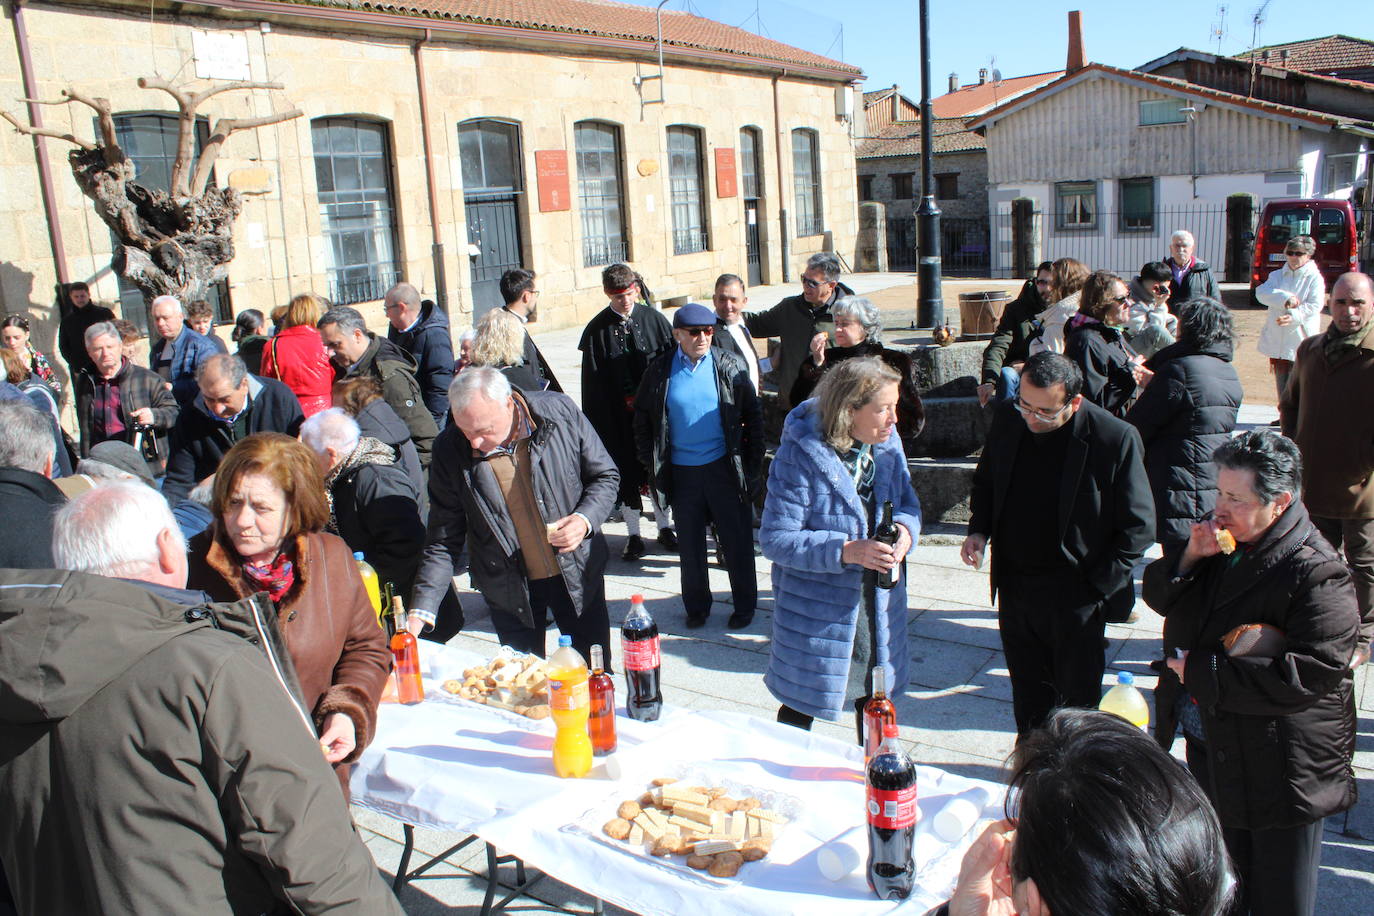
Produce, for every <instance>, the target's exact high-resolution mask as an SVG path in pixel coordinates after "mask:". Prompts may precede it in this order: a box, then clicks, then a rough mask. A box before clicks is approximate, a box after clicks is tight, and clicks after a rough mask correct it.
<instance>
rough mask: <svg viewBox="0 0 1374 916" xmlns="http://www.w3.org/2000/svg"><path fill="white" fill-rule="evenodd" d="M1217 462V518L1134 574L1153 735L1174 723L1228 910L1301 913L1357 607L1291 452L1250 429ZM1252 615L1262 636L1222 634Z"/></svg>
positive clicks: (1345, 722)
mask: <svg viewBox="0 0 1374 916" xmlns="http://www.w3.org/2000/svg"><path fill="white" fill-rule="evenodd" d="M1214 460H1215V462H1216V465H1217V490H1218V493H1217V503H1216V512H1215V515H1214V517H1213V518H1212V519H1210V520H1208V521H1203V522H1198V523H1196V524H1194V525H1193V526H1192V527H1191V530H1190V532H1189V539H1188V543H1187V546H1186V547H1184V548H1183V549H1182V550H1175V551H1171V552H1169V553H1166V554H1165V555H1164V557H1163V558H1162V559H1159V560H1156V561H1155V562H1153V563H1151V564H1150V566H1149V567H1148V568H1147V569H1146V570H1145V586H1144V598H1145V601H1146V603H1147V604H1149V605H1150V607H1152V608H1154V609H1155V610H1156V611H1158V612H1159V613H1160V614H1162V615H1164V618H1165V621H1164V650H1165V657H1166V663H1167V669H1165V670H1164V671H1163V672H1162V673H1161V676H1160V680H1159V686H1158V687H1157V688H1156V689H1155V704H1156V712H1157V716H1156V722H1157V725H1156V738H1157V739H1158V740H1159V742H1160V744H1162V745H1163V746H1164V747H1165V748H1168V747H1169V746H1170V745H1171V744H1172V743H1173V739H1174V730H1175V726H1176V724H1177V725H1181V726H1182V729H1183V733H1184V736H1185V738H1186V740H1187V751H1188V766H1189V768H1190V769H1191V770H1192V771H1193V774H1194V775H1195V776H1197V778H1198V782H1199V783H1200V784H1201V785H1202V787H1203V789H1204V790H1206V791H1207V793H1208V795H1209V796H1210V797H1211V799H1212V804H1213V806H1214V807H1215V808H1216V811H1217V816H1218V818H1219V819H1220V820H1221V824H1222V827H1223V830H1224V833H1225V839H1226V847H1227V850H1228V851H1229V852H1230V854H1231V858H1232V860H1233V862H1234V864H1235V870H1236V877H1237V879H1238V881H1239V882H1240V891H1241V894H1240V903H1241V906H1240V907H1239V909H1238V912H1241V913H1249V914H1252V916H1268V914H1284V916H1301V914H1310V913H1311V912H1312V909H1313V906H1314V904H1315V901H1316V887H1317V867H1318V864H1319V861H1320V858H1321V835H1322V820H1323V818H1326V817H1327V816H1329V815H1332V814H1337V813H1339V812H1342V811H1345V810H1346V809H1348V808H1350V807H1351V806H1352V805H1353V804H1354V803H1355V778H1354V773H1353V771H1352V769H1351V760H1352V757H1353V755H1354V751H1355V702H1354V691H1353V680H1352V674H1351V670H1350V661H1351V656H1352V654H1353V653H1354V651H1355V642H1356V633H1357V630H1358V627H1359V608H1358V606H1357V604H1356V601H1355V589H1354V586H1353V584H1352V583H1351V579H1350V571H1349V570H1348V569H1347V568H1346V565H1345V564H1344V563H1343V562H1342V561H1341V559H1340V557H1338V556H1337V555H1336V553H1335V551H1333V550H1332V549H1331V546H1330V545H1329V544H1328V543H1327V542H1326V540H1325V539H1323V538H1322V536H1321V535H1320V534H1319V533H1318V532H1317V530H1316V528H1315V527H1314V526H1313V525H1312V520H1311V519H1310V518H1309V517H1308V515H1307V510H1306V509H1305V508H1304V507H1303V504H1302V502H1301V499H1300V496H1301V493H1300V481H1301V479H1302V459H1301V458H1300V457H1299V454H1298V447H1297V446H1296V445H1294V444H1293V442H1292V441H1291V440H1289V439H1286V438H1284V437H1283V436H1281V435H1279V434H1278V433H1277V432H1275V431H1273V430H1269V429H1260V430H1255V431H1252V432H1247V433H1243V434H1242V435H1240V436H1237V437H1236V438H1234V439H1231V440H1229V441H1228V442H1226V444H1224V445H1222V446H1221V448H1219V449H1217V450H1216V453H1215V455H1214ZM1222 529H1225V530H1226V531H1227V532H1228V533H1229V534H1230V535H1231V536H1232V537H1233V538H1234V541H1235V550H1234V552H1233V553H1230V554H1229V555H1227V554H1226V553H1224V552H1223V548H1222V547H1221V546H1220V542H1219V541H1218V538H1217V534H1218V532H1219V531H1220V530H1222ZM1255 624H1260V625H1264V626H1265V627H1267V628H1268V629H1266V630H1265V631H1264V632H1265V634H1266V637H1267V638H1265V639H1262V640H1256V641H1254V642H1250V641H1248V640H1246V639H1239V640H1236V641H1233V640H1232V638H1231V637H1232V636H1233V635H1234V634H1236V631H1237V629H1238V628H1246V632H1247V633H1248V634H1249V635H1253V633H1254V626H1253V625H1255Z"/></svg>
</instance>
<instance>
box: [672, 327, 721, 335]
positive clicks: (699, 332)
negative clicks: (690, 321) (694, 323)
mask: <svg viewBox="0 0 1374 916" xmlns="http://www.w3.org/2000/svg"><path fill="white" fill-rule="evenodd" d="M681 330H683V331H686V332H687V333H688V334H691V335H692V336H693V337H700V336H701V335H702V334H705V335H706V336H707V337H710V336H711V335H712V334H714V333H716V329H715V328H714V327H711V326H710V325H707V326H706V327H703V328H682V329H681Z"/></svg>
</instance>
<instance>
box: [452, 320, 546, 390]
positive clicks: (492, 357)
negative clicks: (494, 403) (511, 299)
mask: <svg viewBox="0 0 1374 916" xmlns="http://www.w3.org/2000/svg"><path fill="white" fill-rule="evenodd" d="M469 365H471V366H490V367H492V368H493V369H497V370H499V371H500V372H501V374H502V375H504V376H505V377H506V379H507V380H508V381H509V382H510V383H511V384H512V385H514V386H515V387H516V388H519V389H520V390H521V391H543V390H544V389H545V388H546V387H548V384H549V383H548V382H547V381H545V380H544V379H543V378H541V377H540V376H539V373H538V372H537V371H536V369H535V368H533V367H531V366H530V365H528V364H527V363H526V362H525V327H524V325H522V324H521V323H520V319H519V318H516V317H515V316H514V315H512V314H511V313H510V312H508V311H506V310H505V309H492V310H491V311H489V312H487V313H486V314H485V315H483V316H482V317H481V318H480V319H478V321H477V336H476V337H475V338H474V339H473V341H472V356H471V359H470V361H469Z"/></svg>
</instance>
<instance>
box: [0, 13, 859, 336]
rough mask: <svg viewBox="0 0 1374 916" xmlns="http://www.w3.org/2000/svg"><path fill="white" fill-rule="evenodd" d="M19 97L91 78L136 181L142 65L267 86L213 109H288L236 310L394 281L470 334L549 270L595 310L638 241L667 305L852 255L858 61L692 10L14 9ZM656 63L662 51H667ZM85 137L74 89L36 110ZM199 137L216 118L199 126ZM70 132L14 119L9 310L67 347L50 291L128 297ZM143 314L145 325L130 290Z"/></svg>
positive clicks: (131, 308) (157, 71)
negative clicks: (606, 278)
mask: <svg viewBox="0 0 1374 916" xmlns="http://www.w3.org/2000/svg"><path fill="white" fill-rule="evenodd" d="M7 9H8V11H9V12H10V14H11V17H12V25H13V27H12V28H6V29H4V30H0V107H3V108H4V109H5V110H7V111H9V112H11V113H13V114H14V115H15V116H16V117H18V118H19V119H20V120H21V121H27V120H28V119H29V118H30V117H31V116H32V115H31V112H30V111H26V110H25V106H24V105H23V104H22V103H21V102H19V101H18V100H19V99H21V98H24V97H32V98H40V99H56V98H58V97H59V93H60V92H61V90H63V89H65V88H69V87H70V88H73V89H76V90H78V91H79V92H83V93H86V94H88V95H91V96H100V97H105V98H108V99H109V100H110V101H111V103H112V104H113V108H114V111H115V113H116V123H117V126H118V128H119V132H120V141H121V145H122V146H124V148H125V149H126V152H128V153H129V154H130V156H131V158H133V159H134V160H135V162H136V163H137V166H138V169H139V172H140V175H141V178H142V180H144V181H148V182H150V183H157V182H159V181H161V182H163V183H164V184H165V182H166V173H167V167H168V163H169V162H170V157H171V147H170V144H171V141H172V138H174V137H175V135H176V119H175V106H174V104H173V102H172V99H171V98H170V97H169V96H168V95H166V94H164V93H161V92H157V91H151V90H144V89H139V88H138V87H137V85H136V81H137V79H138V77H140V76H162V77H164V78H167V79H170V80H172V81H173V82H176V83H184V82H188V81H189V82H190V84H191V86H192V87H193V88H203V87H205V86H207V85H209V84H210V83H209V82H208V81H209V80H226V79H239V80H254V81H274V82H279V83H281V84H282V85H283V88H282V89H281V90H266V89H253V90H249V91H240V92H233V93H226V94H223V95H218V96H215V97H214V98H212V99H210V100H208V101H207V102H206V103H205V104H204V105H203V109H204V110H202V111H200V112H199V113H198V114H199V115H200V117H201V118H202V119H206V121H207V122H208V121H213V120H214V119H215V118H218V117H240V118H246V117H255V116H263V115H267V114H269V113H272V112H277V111H281V110H283V109H287V108H290V107H293V106H294V107H297V108H299V109H300V110H301V111H302V112H303V115H302V116H301V117H299V118H297V119H295V120H291V121H286V122H284V123H280V124H276V125H272V126H268V127H263V128H260V129H257V130H251V131H244V132H241V133H236V134H234V135H233V136H231V137H230V139H229V140H228V142H227V143H226V144H225V146H224V148H223V151H222V153H221V155H220V158H219V160H218V163H217V165H216V167H215V174H214V180H215V181H216V182H218V183H219V184H220V185H224V184H229V185H233V186H235V187H238V188H240V189H241V190H242V191H243V192H244V206H243V212H242V214H241V216H240V217H239V219H238V221H237V223H236V225H235V231H234V237H235V246H236V250H237V256H236V257H235V259H234V261H233V263H232V264H231V265H230V269H229V274H228V279H227V282H226V283H224V284H222V286H221V289H220V290H219V294H218V296H217V299H218V302H219V308H220V321H225V320H231V316H232V314H233V313H234V312H237V311H239V310H241V309H244V308H259V309H262V310H263V311H269V310H270V309H271V308H272V307H274V306H276V305H278V304H282V303H285V302H286V301H287V300H288V298H289V297H290V296H291V295H292V294H293V293H296V292H299V291H302V290H307V289H310V290H314V291H316V292H319V293H321V294H323V295H325V296H327V297H329V298H331V299H333V300H334V301H336V302H339V303H345V302H346V303H352V304H356V305H359V306H360V307H362V308H363V309H364V310H365V312H366V313H367V314H368V315H369V316H370V318H372V319H375V320H376V321H378V322H379V323H380V320H381V309H380V303H379V302H378V301H377V300H378V299H379V297H380V296H381V295H382V293H383V292H384V291H385V289H386V288H387V287H388V286H389V285H390V284H391V283H393V282H394V281H396V280H398V279H405V280H408V281H410V282H412V283H414V284H416V285H417V286H418V287H420V289H421V290H422V291H423V292H424V293H425V294H427V295H430V296H433V297H435V298H436V299H438V300H439V301H440V303H441V304H442V305H444V306H445V307H446V308H447V310H448V312H449V314H450V316H451V317H452V324H453V325H454V327H455V329H461V328H462V327H464V326H467V325H470V324H471V323H472V321H473V319H474V318H475V317H476V315H477V314H480V313H481V312H482V311H484V310H485V309H487V308H490V307H492V306H493V305H496V304H499V295H498V294H497V291H496V278H498V277H499V276H500V274H501V272H502V271H504V270H505V269H507V268H509V267H513V266H524V267H528V268H531V269H533V270H536V271H537V272H538V273H539V276H540V280H539V286H540V290H541V292H542V299H541V308H540V317H541V319H542V320H543V321H545V322H547V323H548V324H550V325H552V326H555V327H557V326H566V325H572V324H577V323H580V322H583V321H585V320H586V319H587V318H588V317H590V316H591V315H592V314H593V313H595V311H597V310H598V309H600V308H601V307H603V305H604V303H605V300H604V297H603V296H602V293H601V282H600V273H601V269H602V267H603V266H604V265H605V264H608V263H611V262H613V261H616V260H628V261H629V262H631V263H632V264H634V265H635V267H636V268H637V269H638V270H639V271H640V272H641V273H642V274H643V275H644V277H645V278H646V280H647V281H648V284H649V285H650V287H651V288H652V290H653V292H654V293H655V296H656V297H657V298H658V299H660V300H666V299H673V298H677V297H686V296H703V295H707V294H709V292H710V289H711V284H712V281H713V280H714V278H715V277H716V276H717V275H718V274H720V273H722V272H726V271H729V272H734V273H739V274H741V275H743V276H747V277H749V278H750V279H751V280H752V281H753V282H755V283H758V282H763V283H770V282H783V281H784V280H788V279H794V278H795V277H796V276H797V274H798V265H800V264H802V263H803V262H804V261H805V259H806V257H807V256H808V255H810V254H812V253H813V252H816V251H820V250H822V249H825V248H833V249H834V250H836V251H838V252H839V253H840V254H842V255H844V256H845V257H846V258H848V259H851V260H852V253H853V247H854V241H855V233H856V225H857V216H856V206H855V204H856V201H855V187H856V185H855V180H854V146H853V139H852V130H851V120H852V112H853V99H854V95H855V90H854V88H853V85H854V84H855V82H856V81H857V80H859V79H861V78H862V74H861V73H860V72H859V71H858V69H857V68H854V67H851V66H848V65H846V64H843V63H839V62H837V61H833V60H830V59H827V58H824V57H821V56H819V55H816V54H812V53H810V52H807V51H804V50H801V49H798V48H794V47H790V46H788V45H784V44H781V43H779V42H776V41H772V40H770V39H767V38H763V37H760V36H758V35H754V34H752V33H750V32H747V31H744V30H742V29H737V28H733V27H730V26H726V25H723V24H721V23H717V22H713V21H711V20H708V19H703V18H700V17H697V16H691V15H688V14H686V13H680V12H672V11H667V10H665V11H663V12H662V32H661V34H662V42H661V45H660V44H659V41H658V37H657V36H658V35H659V26H658V24H657V22H656V20H655V11H654V10H653V9H652V8H645V7H640V6H631V5H626V4H621V3H612V2H606V0H542V2H539V0H536V2H521V3H517V2H513V0H512V2H508V3H493V2H483V0H415V2H406V3H401V2H370V3H357V2H353V0H295V2H285V0H223V2H216V0H197V2H183V3H175V4H164V3H158V4H154V5H153V6H152V7H151V9H150V7H149V5H148V3H146V2H141V0H99V2H95V3H92V2H63V0H39V2H26V3H22V4H7ZM660 61H661V69H660ZM34 110H36V111H37V112H38V113H39V114H40V116H41V117H42V118H43V120H44V123H45V124H46V126H47V127H48V128H54V129H57V130H59V131H63V132H71V133H72V134H74V135H76V136H78V137H83V138H86V139H91V138H93V137H94V134H95V128H94V124H93V119H92V117H91V112H90V110H89V109H86V108H84V107H82V106H79V105H59V106H43V107H41V108H37V109H34ZM200 132H201V134H202V136H203V135H204V134H205V133H206V132H208V123H202V124H201V126H200ZM70 148H71V147H70V146H69V145H68V144H66V143H63V142H62V141H59V140H53V139H44V140H40V141H37V142H35V141H34V140H33V139H32V138H30V137H27V136H23V135H20V134H18V133H16V132H15V131H13V130H10V129H8V128H7V127H6V128H5V129H4V130H3V131H0V307H2V308H3V311H4V312H6V313H12V312H25V313H28V314H30V315H31V316H32V317H34V318H36V319H38V322H37V325H36V328H35V332H36V333H35V339H36V342H37V343H38V344H39V345H40V347H42V348H44V349H51V343H52V335H53V333H54V326H55V318H56V301H57V290H58V285H59V284H61V283H67V282H73V281H77V280H81V281H86V282H89V283H90V284H91V286H92V290H93V292H94V294H95V297H96V298H97V299H103V300H118V299H120V298H121V289H120V281H119V279H118V278H117V277H115V276H113V275H112V274H111V271H110V267H109V263H110V253H111V236H110V233H109V231H108V230H107V228H106V227H105V226H104V225H103V224H102V223H101V222H100V221H99V219H98V218H97V217H96V216H95V214H94V211H93V210H92V209H91V207H90V204H89V201H87V200H86V199H85V198H84V197H83V196H82V195H81V193H80V192H79V190H78V189H77V187H76V184H75V182H74V181H73V180H72V175H71V172H70V169H69V168H68V165H67V160H66V157H67V153H68V150H69V149H70ZM123 301H124V306H125V312H126V314H128V315H129V317H131V318H132V319H134V320H136V321H141V320H142V303H141V298H140V297H139V296H138V295H137V292H136V291H132V292H131V291H130V290H128V289H126V290H125V291H124V294H123Z"/></svg>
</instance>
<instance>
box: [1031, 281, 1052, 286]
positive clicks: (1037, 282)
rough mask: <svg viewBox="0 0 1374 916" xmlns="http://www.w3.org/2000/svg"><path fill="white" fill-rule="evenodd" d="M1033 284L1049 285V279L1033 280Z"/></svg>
mask: <svg viewBox="0 0 1374 916" xmlns="http://www.w3.org/2000/svg"><path fill="white" fill-rule="evenodd" d="M1035 285H1036V286H1049V285H1050V281H1049V280H1036V281H1035Z"/></svg>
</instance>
